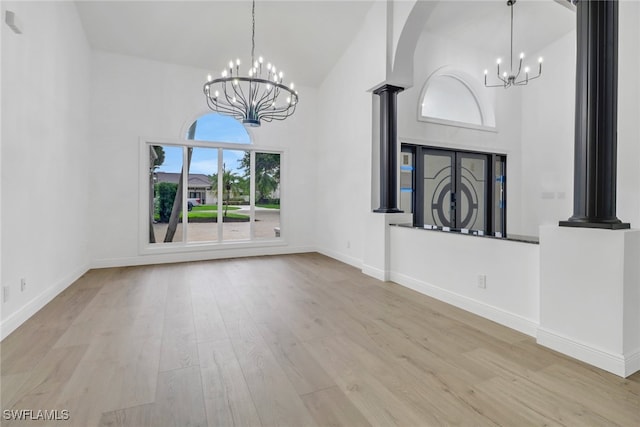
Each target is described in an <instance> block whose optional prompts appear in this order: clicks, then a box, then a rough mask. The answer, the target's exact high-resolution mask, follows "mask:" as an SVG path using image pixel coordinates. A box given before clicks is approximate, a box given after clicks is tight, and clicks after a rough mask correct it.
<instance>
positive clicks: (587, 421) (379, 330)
mask: <svg viewBox="0 0 640 427" xmlns="http://www.w3.org/2000/svg"><path fill="white" fill-rule="evenodd" d="M1 351H2V355H1V357H2V359H1V360H2V365H1V374H2V409H33V410H38V409H49V410H51V409H58V410H62V409H66V410H69V412H70V419H69V420H68V421H65V422H62V421H61V422H58V423H46V422H43V421H34V422H32V423H29V422H24V421H21V422H8V421H6V420H3V421H2V425H3V426H4V425H7V426H14V425H15V426H27V425H37V426H43V425H65V426H66V425H74V426H82V427H88V426H134V427H142V426H154V427H161V426H177V427H186V426H205V425H209V426H236V425H244V426H259V425H263V426H276V425H282V426H313V425H317V426H339V425H343V426H369V425H374V426H394V425H399V426H439V425H469V426H471V425H473V426H485V425H492V426H494V425H501V426H518V427H519V426H528V425H551V426H553V425H565V426H582V425H586V426H591V425H598V426H602V425H607V426H609V425H620V426H629V427H637V426H640V374H636V375H634V376H632V377H631V378H628V379H626V380H625V379H621V378H618V377H616V376H614V375H611V374H608V373H606V372H604V371H602V370H599V369H596V368H593V367H590V366H588V365H585V364H582V363H580V362H577V361H574V360H572V359H570V358H567V357H564V356H562V355H560V354H558V353H555V352H552V351H550V350H547V349H544V348H542V347H539V346H538V345H536V344H535V342H534V340H533V339H532V338H530V337H528V336H525V335H522V334H520V333H518V332H515V331H513V330H510V329H508V328H505V327H502V326H499V325H497V324H495V323H492V322H490V321H488V320H485V319H482V318H480V317H478V316H475V315H472V314H470V313H467V312H465V311H462V310H459V309H456V308H454V307H451V306H449V305H447V304H444V303H442V302H439V301H436V300H434V299H431V298H428V297H426V296H423V295H420V294H418V293H415V292H413V291H411V290H408V289H406V288H403V287H401V286H399V285H396V284H393V283H383V282H379V281H377V280H375V279H372V278H369V277H367V276H365V275H363V274H361V273H360V272H359V271H358V270H356V269H354V268H352V267H350V266H347V265H345V264H342V263H340V262H337V261H334V260H332V259H330V258H326V257H324V256H322V255H318V254H304V255H290V256H278V257H261V258H248V259H235V260H220V261H208V262H195V263H184V264H171V265H157V266H147V267H129V268H113V269H103V270H94V271H90V272H88V273H87V274H86V275H84V276H83V277H82V278H80V279H79V280H78V281H77V282H76V283H74V284H73V285H72V286H70V287H69V288H68V289H67V290H65V291H64V292H63V293H62V294H61V295H59V296H58V297H57V298H56V299H54V300H53V301H52V302H51V303H50V304H48V305H47V306H46V307H44V308H43V309H42V310H41V311H40V312H38V313H37V314H36V315H35V316H34V317H33V318H31V319H30V320H29V321H28V322H26V323H25V324H24V325H23V326H21V327H20V328H19V329H18V330H16V331H15V332H14V333H13V334H11V335H10V336H9V337H7V338H6V339H5V340H4V341H3V342H2V344H1Z"/></svg>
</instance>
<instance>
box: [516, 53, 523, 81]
mask: <svg viewBox="0 0 640 427" xmlns="http://www.w3.org/2000/svg"><path fill="white" fill-rule="evenodd" d="M521 71H522V58H520V64H519V65H518V73H517V74H516V75H515V78H516V79H517V78H518V76H519V75H520V72H521Z"/></svg>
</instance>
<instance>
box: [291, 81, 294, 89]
mask: <svg viewBox="0 0 640 427" xmlns="http://www.w3.org/2000/svg"><path fill="white" fill-rule="evenodd" d="M294 87H295V85H294V84H293V82H291V90H293V88H294Z"/></svg>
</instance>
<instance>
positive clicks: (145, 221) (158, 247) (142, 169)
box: [138, 137, 288, 255]
mask: <svg viewBox="0 0 640 427" xmlns="http://www.w3.org/2000/svg"><path fill="white" fill-rule="evenodd" d="M152 145H162V146H173V147H187V148H208V149H222V150H233V151H248V152H250V153H251V154H250V155H251V171H250V195H249V206H250V220H249V227H250V237H249V239H248V240H231V241H229V240H228V241H224V240H223V241H206V242H189V241H186V240H185V238H183V240H182V241H180V242H170V243H164V242H162V243H150V242H149V197H150V195H149V191H150V188H149V169H150V167H151V165H150V159H149V154H148V153H149V149H150V148H149V147H150V146H152ZM287 151H288V150H287V149H286V148H283V147H260V146H256V145H255V144H239V143H229V142H214V141H201V140H188V139H168V138H153V137H141V138H140V139H139V176H138V181H139V185H138V195H139V197H138V199H139V204H138V242H139V244H138V252H139V254H140V255H150V254H172V253H183V252H205V251H212V250H225V249H233V248H260V247H277V246H286V245H288V239H287V226H286V215H283V212H286V194H287V186H288V179H287V170H288V168H287V159H288V154H287ZM256 153H273V154H280V237H273V238H270V239H255V237H254V234H253V227H254V223H255V154H256ZM185 164H186V150H183V165H185ZM219 185H220V184H219ZM188 191H189V190H188V174H185V175H183V192H184V193H187V195H188ZM184 193H183V198H182V211H183V212H187V198H188V197H185V194H184ZM186 224H188V221H187V222H186ZM181 226H184V225H181ZM187 227H188V225H187Z"/></svg>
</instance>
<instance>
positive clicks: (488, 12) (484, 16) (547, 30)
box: [425, 0, 576, 58]
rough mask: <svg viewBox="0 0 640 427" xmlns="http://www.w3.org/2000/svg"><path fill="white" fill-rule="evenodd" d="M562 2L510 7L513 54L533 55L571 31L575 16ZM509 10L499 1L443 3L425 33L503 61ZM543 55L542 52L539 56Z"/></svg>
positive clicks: (525, 1) (522, 0)
mask: <svg viewBox="0 0 640 427" xmlns="http://www.w3.org/2000/svg"><path fill="white" fill-rule="evenodd" d="M565 3H567V2H566V1H564V0H556V1H554V0H518V1H517V2H516V3H515V5H514V6H513V8H514V9H513V44H514V46H513V50H514V52H513V54H514V57H516V56H517V55H519V53H520V52H522V51H524V52H526V53H530V54H534V53H536V52H539V51H540V50H541V49H542V48H543V47H544V46H547V45H548V44H550V43H551V42H553V41H554V40H557V39H559V38H560V37H561V36H563V35H565V34H567V33H568V32H570V31H571V30H573V29H574V28H575V26H576V15H575V12H574V11H573V10H572V7H571V6H569V7H567V6H564V5H563V4H565ZM510 25H511V24H510V11H509V7H508V6H507V2H506V0H502V1H495V0H493V1H443V2H440V3H439V4H438V5H437V7H436V8H434V11H433V13H432V14H431V16H430V17H429V20H428V22H427V24H426V25H425V31H428V32H431V33H436V34H440V35H442V36H445V37H447V38H451V39H453V40H456V41H458V42H460V43H464V44H466V45H468V46H471V47H474V48H477V49H481V50H483V51H485V52H495V56H496V57H498V56H502V57H503V58H506V56H507V55H508V53H509V44H510V37H509V32H510V28H509V27H510ZM542 54H544V53H542Z"/></svg>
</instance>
